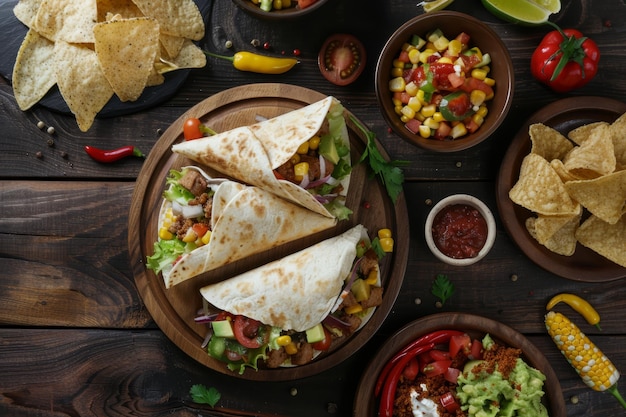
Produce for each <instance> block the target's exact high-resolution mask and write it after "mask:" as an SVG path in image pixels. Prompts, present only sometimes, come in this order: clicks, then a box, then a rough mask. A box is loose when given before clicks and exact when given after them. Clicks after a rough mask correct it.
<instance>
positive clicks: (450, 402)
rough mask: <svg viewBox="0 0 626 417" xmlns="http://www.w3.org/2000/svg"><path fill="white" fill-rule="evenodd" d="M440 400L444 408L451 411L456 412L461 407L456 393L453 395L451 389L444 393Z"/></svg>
mask: <svg viewBox="0 0 626 417" xmlns="http://www.w3.org/2000/svg"><path fill="white" fill-rule="evenodd" d="M439 401H440V402H441V405H442V406H443V408H445V409H446V411H447V412H449V413H454V412H455V411H456V410H458V409H459V407H461V406H460V405H459V403H458V402H457V401H456V398H454V395H452V393H451V392H449V391H448V392H446V393H445V394H443V395H442V396H441V397H440V398H439Z"/></svg>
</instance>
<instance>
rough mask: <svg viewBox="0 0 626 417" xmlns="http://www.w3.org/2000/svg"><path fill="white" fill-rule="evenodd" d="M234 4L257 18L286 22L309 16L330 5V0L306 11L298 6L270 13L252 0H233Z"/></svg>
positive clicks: (324, 0)
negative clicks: (327, 4) (325, 5)
mask: <svg viewBox="0 0 626 417" xmlns="http://www.w3.org/2000/svg"><path fill="white" fill-rule="evenodd" d="M292 2H295V3H297V1H296V0H292ZM233 3H235V4H236V5H237V7H239V8H241V9H242V10H244V11H246V12H247V13H249V14H251V15H253V16H255V17H258V18H260V19H266V20H286V19H295V18H298V17H302V16H305V15H308V14H309V13H311V12H313V11H315V10H317V9H319V8H320V7H322V6H323V5H324V4H326V3H328V0H317V1H316V2H315V3H313V4H312V5H310V6H309V7H307V8H304V9H301V8H299V7H298V6H297V5H296V6H292V7H287V8H285V9H281V10H271V11H269V12H266V11H265V10H261V8H260V7H259V5H258V4H254V3H253V2H252V1H250V0H233Z"/></svg>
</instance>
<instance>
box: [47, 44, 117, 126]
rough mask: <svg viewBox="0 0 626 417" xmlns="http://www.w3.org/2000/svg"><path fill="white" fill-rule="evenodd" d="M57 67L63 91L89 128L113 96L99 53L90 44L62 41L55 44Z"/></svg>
mask: <svg viewBox="0 0 626 417" xmlns="http://www.w3.org/2000/svg"><path fill="white" fill-rule="evenodd" d="M54 67H55V74H56V79H57V84H58V85H59V91H60V92H61V95H62V96H63V99H64V100H65V102H66V103H67V105H68V107H69V108H70V110H71V111H72V113H74V115H75V116H76V122H77V123H78V127H79V128H80V130H81V131H83V132H86V131H87V130H88V129H89V128H90V127H91V125H92V124H93V121H94V119H95V117H96V115H97V114H98V112H99V111H100V110H102V108H103V107H104V106H105V105H106V103H107V102H108V101H109V100H110V99H111V97H112V96H113V89H112V88H111V86H110V85H109V83H108V81H107V79H106V77H105V76H104V73H103V72H102V69H101V68H100V65H99V63H98V57H97V56H96V53H95V52H94V51H93V50H91V49H90V48H87V47H85V46H81V45H76V44H70V43H67V42H64V41H59V42H57V43H56V44H55V45H54Z"/></svg>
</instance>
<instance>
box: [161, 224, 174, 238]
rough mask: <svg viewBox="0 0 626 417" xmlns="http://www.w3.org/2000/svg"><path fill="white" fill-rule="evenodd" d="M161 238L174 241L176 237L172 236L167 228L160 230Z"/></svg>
mask: <svg viewBox="0 0 626 417" xmlns="http://www.w3.org/2000/svg"><path fill="white" fill-rule="evenodd" d="M159 238H160V239H163V240H172V239H174V235H173V234H172V232H170V231H169V230H167V228H166V227H162V228H160V229H159Z"/></svg>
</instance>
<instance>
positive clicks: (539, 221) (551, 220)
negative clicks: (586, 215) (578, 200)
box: [534, 206, 583, 245]
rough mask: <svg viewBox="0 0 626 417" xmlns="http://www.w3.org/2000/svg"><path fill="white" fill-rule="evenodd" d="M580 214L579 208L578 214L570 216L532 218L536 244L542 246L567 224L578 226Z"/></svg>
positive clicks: (581, 211) (538, 216)
mask: <svg viewBox="0 0 626 417" xmlns="http://www.w3.org/2000/svg"><path fill="white" fill-rule="evenodd" d="M579 207H580V206H579ZM582 213H583V210H582V207H580V210H579V211H578V213H577V214H574V215H571V216H544V215H543V214H539V215H537V217H536V218H534V219H535V221H534V229H535V234H536V236H535V239H537V242H539V243H541V244H542V245H544V244H545V243H546V242H547V241H548V240H550V239H551V238H552V237H553V236H554V235H556V234H557V232H558V231H559V230H561V229H562V228H563V227H565V226H566V225H568V224H569V223H575V224H577V225H578V224H579V223H580V218H581V216H582Z"/></svg>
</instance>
